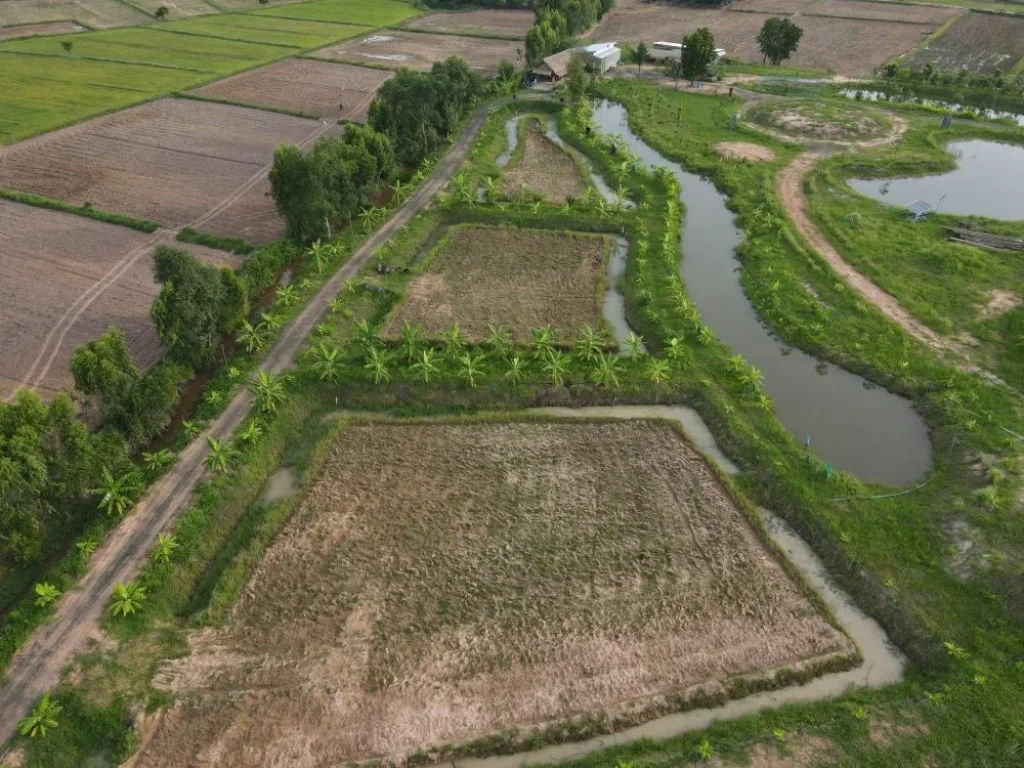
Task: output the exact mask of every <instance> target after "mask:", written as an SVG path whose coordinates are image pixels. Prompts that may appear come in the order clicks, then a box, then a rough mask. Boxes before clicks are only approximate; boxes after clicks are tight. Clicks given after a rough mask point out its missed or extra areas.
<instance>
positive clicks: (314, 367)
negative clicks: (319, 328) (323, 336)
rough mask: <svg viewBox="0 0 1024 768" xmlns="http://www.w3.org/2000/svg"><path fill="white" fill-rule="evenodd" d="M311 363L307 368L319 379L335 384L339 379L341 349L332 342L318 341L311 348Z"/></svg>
mask: <svg viewBox="0 0 1024 768" xmlns="http://www.w3.org/2000/svg"><path fill="white" fill-rule="evenodd" d="M311 354H312V357H313V363H312V364H311V365H310V366H309V369H310V370H311V371H312V372H313V374H314V375H315V376H316V377H317V378H318V379H319V380H320V381H329V382H331V383H332V384H337V383H338V382H339V381H340V380H341V369H342V360H341V350H340V349H338V348H337V347H336V346H334V345H332V344H327V343H326V342H323V341H322V342H320V343H319V344H317V345H316V346H315V347H313V350H312V353H311Z"/></svg>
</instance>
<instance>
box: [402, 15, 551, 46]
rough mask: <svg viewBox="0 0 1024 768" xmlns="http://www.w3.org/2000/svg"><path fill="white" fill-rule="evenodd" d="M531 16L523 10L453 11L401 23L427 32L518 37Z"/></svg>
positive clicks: (530, 25)
mask: <svg viewBox="0 0 1024 768" xmlns="http://www.w3.org/2000/svg"><path fill="white" fill-rule="evenodd" d="M534 18H535V17H534V15H533V11H525V10H522V11H505V10H499V9H490V10H477V11H455V12H453V13H432V14H430V15H427V16H418V17H416V18H414V19H410V20H409V21H407V22H405V23H404V24H403V25H402V26H404V27H406V28H408V29H426V30H429V31H431V32H450V33H452V34H454V35H498V36H501V37H511V38H519V39H522V38H524V37H526V31H527V30H528V29H529V28H530V27H532V26H533V22H534Z"/></svg>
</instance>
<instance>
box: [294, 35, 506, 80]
mask: <svg viewBox="0 0 1024 768" xmlns="http://www.w3.org/2000/svg"><path fill="white" fill-rule="evenodd" d="M522 49H523V43H522V42H519V41H516V40H495V39H491V38H483V37H465V36H463V35H434V34H427V33H423V32H409V31H406V30H401V31H400V30H396V29H389V30H386V31H381V32H375V33H373V34H371V35H367V36H366V37H362V38H360V39H358V40H350V41H348V42H344V43H339V44H338V45H334V46H331V47H330V48H324V49H322V50H319V51H317V52H316V53H315V54H314V55H315V56H317V57H318V58H326V59H341V60H347V61H352V62H355V63H357V64H358V63H370V64H376V65H378V66H383V67H391V68H393V69H399V68H400V67H408V68H409V69H420V70H426V69H430V67H431V66H433V65H434V63H435V62H438V61H444V60H445V59H447V58H448V57H449V56H461V57H462V58H464V59H465V60H466V62H467V63H468V64H469V66H470V67H472V68H473V69H475V70H477V71H479V72H481V73H482V74H485V75H494V74H497V72H498V65H499V64H500V63H501V61H502V59H506V60H508V61H510V62H512V63H513V64H515V63H516V62H517V61H518V60H519V58H520V55H519V53H518V51H519V50H522Z"/></svg>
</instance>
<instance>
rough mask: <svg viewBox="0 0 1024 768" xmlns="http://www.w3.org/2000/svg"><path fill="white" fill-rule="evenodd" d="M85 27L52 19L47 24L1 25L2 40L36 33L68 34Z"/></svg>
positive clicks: (0, 37) (30, 35)
mask: <svg viewBox="0 0 1024 768" xmlns="http://www.w3.org/2000/svg"><path fill="white" fill-rule="evenodd" d="M84 31H85V27H83V26H81V25H80V24H75V23H74V22H71V21H52V22H49V23H46V24H20V25H18V26H16V27H0V40H11V39H13V38H15V37H33V36H35V35H66V34H69V33H71V32H84Z"/></svg>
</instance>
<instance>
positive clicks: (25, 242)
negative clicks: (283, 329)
mask: <svg viewBox="0 0 1024 768" xmlns="http://www.w3.org/2000/svg"><path fill="white" fill-rule="evenodd" d="M155 243H156V238H155V237H154V236H153V235H146V234H143V233H141V232H136V231H134V230H131V229H126V228H124V227H118V226H114V225H112V224H106V223H103V222H99V221H93V220H92V219H87V218H83V217H81V216H74V215H72V214H67V213H59V212H56V211H49V210H44V209H41V208H33V207H31V206H25V205H21V204H19V203H12V202H9V201H6V200H0V254H3V280H2V281H0V327H2V328H3V329H4V332H3V333H2V334H0V361H2V362H0V398H7V397H10V396H11V395H12V394H13V393H14V391H15V390H16V389H17V388H18V387H20V386H22V385H23V384H28V383H31V381H34V379H35V375H33V376H31V377H29V375H28V374H29V372H30V371H33V366H34V364H35V362H36V359H37V357H39V356H40V353H41V352H45V355H46V356H48V355H49V354H50V352H51V351H52V350H56V355H55V356H54V358H53V362H52V364H51V365H50V367H49V370H48V371H47V372H46V375H45V376H43V378H42V380H41V381H40V382H39V383H38V384H36V386H35V389H37V390H38V391H39V392H40V394H42V395H43V396H44V397H48V396H49V395H52V394H53V393H55V392H57V391H60V390H65V391H66V390H70V389H71V388H72V387H73V384H74V382H73V380H72V378H71V374H70V372H69V371H68V361H69V360H70V359H71V353H72V352H73V351H74V349H75V347H77V346H78V345H80V344H82V343H84V342H86V341H89V340H90V339H93V338H96V337H97V336H99V335H100V334H101V333H103V331H105V330H106V329H107V327H108V326H110V325H116V326H118V327H119V328H121V329H122V330H123V331H124V332H125V335H126V336H127V338H128V344H129V347H130V348H131V350H132V355H133V357H134V358H135V362H136V363H137V364H138V365H139V366H141V367H148V366H150V365H152V364H153V363H154V362H156V360H157V358H158V357H159V353H160V347H159V343H158V341H157V337H156V331H155V330H154V329H153V324H152V321H151V320H150V318H149V309H150V306H151V305H152V303H153V299H154V297H155V296H156V295H157V292H158V291H157V285H156V283H154V282H153V274H152V263H151V261H150V258H149V255H150V253H151V251H152V248H153V246H154V244H155ZM185 247H187V248H188V250H190V251H192V252H193V253H195V254H196V255H197V256H200V257H201V258H204V259H206V260H207V261H209V262H211V263H214V264H216V265H217V266H237V265H238V263H239V261H238V259H237V257H234V256H231V255H230V254H227V253H223V252H220V251H213V250H210V249H207V248H202V247H199V246H191V245H190V246H185ZM132 256H137V257H138V258H137V259H136V260H135V261H134V263H132V264H130V265H128V266H127V269H126V271H125V272H124V273H123V274H121V275H120V276H119V277H115V278H113V279H112V280H111V284H110V286H109V287H108V288H107V289H106V290H105V291H104V292H103V293H102V294H101V295H100V296H99V297H97V298H96V300H95V301H94V302H93V303H92V304H91V305H90V306H89V307H88V308H87V309H86V310H85V311H84V312H83V313H82V315H81V316H80V317H79V318H78V319H77V320H76V321H75V322H73V323H71V324H70V325H69V326H68V327H67V330H66V333H65V335H64V336H63V338H62V339H61V338H57V337H51V338H50V339H49V343H44V342H46V341H47V336H48V335H49V334H50V331H51V329H53V328H55V327H57V326H58V324H59V322H60V320H61V318H62V316H63V315H64V313H65V311H66V310H76V309H77V308H78V305H76V301H77V300H78V299H79V297H81V296H82V295H83V294H86V293H87V292H88V291H89V290H90V289H92V288H93V287H94V286H95V284H96V283H97V281H99V280H101V279H103V278H104V277H105V276H106V275H108V274H110V273H111V272H112V270H114V268H115V267H116V266H117V265H118V264H119V263H121V262H122V260H123V259H126V257H132ZM40 371H41V369H40V368H38V367H37V368H35V369H34V371H33V373H34V374H38V373H39V372H40Z"/></svg>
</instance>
